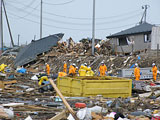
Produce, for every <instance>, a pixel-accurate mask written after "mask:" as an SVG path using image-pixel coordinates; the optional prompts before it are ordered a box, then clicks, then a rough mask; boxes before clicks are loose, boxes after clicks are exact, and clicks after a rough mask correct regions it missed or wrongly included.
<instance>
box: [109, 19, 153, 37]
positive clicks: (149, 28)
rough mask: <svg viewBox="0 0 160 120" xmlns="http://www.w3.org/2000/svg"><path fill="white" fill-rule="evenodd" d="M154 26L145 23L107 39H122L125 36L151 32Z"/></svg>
mask: <svg viewBox="0 0 160 120" xmlns="http://www.w3.org/2000/svg"><path fill="white" fill-rule="evenodd" d="M153 26H154V25H151V24H149V23H146V22H145V23H142V24H139V25H136V26H135V27H132V28H129V29H126V30H123V31H121V32H118V33H115V34H113V35H110V36H107V38H115V37H120V36H124V35H133V34H140V33H147V32H151V31H152V27H153Z"/></svg>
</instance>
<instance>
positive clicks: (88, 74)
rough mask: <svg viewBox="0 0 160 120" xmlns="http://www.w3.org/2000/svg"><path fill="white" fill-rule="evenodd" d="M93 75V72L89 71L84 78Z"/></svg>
mask: <svg viewBox="0 0 160 120" xmlns="http://www.w3.org/2000/svg"><path fill="white" fill-rule="evenodd" d="M94 74H95V73H94V72H93V70H89V71H87V73H86V76H94Z"/></svg>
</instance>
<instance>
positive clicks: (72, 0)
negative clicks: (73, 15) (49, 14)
mask: <svg viewBox="0 0 160 120" xmlns="http://www.w3.org/2000/svg"><path fill="white" fill-rule="evenodd" d="M74 1H75V0H71V1H68V2H64V3H57V4H53V3H48V2H44V4H47V5H66V4H69V3H72V2H74Z"/></svg>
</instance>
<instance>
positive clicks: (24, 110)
mask: <svg viewBox="0 0 160 120" xmlns="http://www.w3.org/2000/svg"><path fill="white" fill-rule="evenodd" d="M71 43H72V42H71ZM14 60H15V56H12V55H10V56H1V58H0V63H1V64H2V63H4V61H5V64H7V65H8V68H7V69H6V73H5V75H2V74H0V79H1V81H0V88H1V89H0V96H1V99H0V104H1V106H3V107H4V108H5V109H9V107H12V109H11V111H13V113H14V116H13V117H14V118H13V119H16V120H17V119H20V120H21V119H24V120H46V119H49V120H59V119H67V118H68V116H69V114H70V112H69V110H67V109H66V104H63V100H62V98H60V97H58V96H57V94H56V91H55V90H54V91H45V92H44V93H40V92H39V89H40V88H41V87H45V86H46V85H43V86H38V78H37V77H36V74H38V73H41V72H44V70H45V63H46V62H47V63H48V64H49V65H50V67H51V78H53V76H54V75H55V74H57V73H58V72H61V71H62V70H63V62H64V61H66V62H67V65H68V68H69V65H70V64H71V63H76V65H77V66H78V67H80V65H81V64H83V63H87V64H88V65H89V66H90V67H91V68H92V70H93V71H94V72H95V74H96V75H98V68H99V65H100V63H101V62H102V61H104V63H105V64H106V66H107V69H108V75H109V76H113V77H115V76H117V70H119V69H123V68H130V67H131V66H132V65H133V64H135V63H136V62H137V63H138V64H139V66H140V67H141V68H145V67H151V65H152V63H153V62H155V63H156V65H157V66H158V68H159V65H160V61H159V57H149V56H140V57H139V56H136V55H132V56H116V55H115V53H114V52H113V51H112V49H111V47H110V45H109V43H108V42H102V43H100V48H99V49H98V48H96V53H95V56H92V55H91V46H90V44H89V43H81V42H80V43H72V44H71V45H70V47H68V46H67V44H66V43H65V42H62V43H60V42H59V43H58V45H57V46H55V47H52V48H51V49H50V50H49V51H47V52H46V53H44V54H41V55H38V56H37V57H36V59H35V60H34V61H32V62H30V63H27V64H25V65H24V66H23V67H24V68H25V69H26V71H25V72H19V73H18V72H17V71H16V68H14V67H13V66H14ZM67 70H68V69H67ZM130 79H133V76H131V77H130ZM54 82H55V83H56V80H54ZM47 85H48V84H47ZM132 87H133V89H132V96H131V97H128V98H120V97H119V98H105V97H104V96H102V95H98V96H96V97H92V96H88V97H64V98H65V99H66V101H67V103H68V104H69V105H70V107H71V108H72V109H73V110H74V111H75V113H78V116H77V117H79V118H81V117H82V118H83V119H84V118H85V117H86V120H88V119H93V120H98V119H102V120H103V119H104V120H105V119H106V120H115V119H116V120H117V119H119V120H127V119H131V120H149V119H153V120H154V119H159V117H160V82H159V75H158V80H157V81H156V82H154V81H152V80H143V81H133V86H132ZM76 103H83V105H84V104H85V107H84V108H83V107H82V108H80V107H76V105H75V104H76ZM78 111H80V112H78ZM0 117H1V118H6V117H7V114H6V113H4V112H3V113H2V112H1V109H0ZM72 119H73V118H72Z"/></svg>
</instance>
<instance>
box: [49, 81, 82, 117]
mask: <svg viewBox="0 0 160 120" xmlns="http://www.w3.org/2000/svg"><path fill="white" fill-rule="evenodd" d="M49 81H50V83H51V85H52V86H53V88H54V89H55V91H56V92H57V94H58V95H59V97H60V98H61V99H62V101H63V103H64V105H65V106H66V107H67V109H68V111H69V112H70V113H71V114H72V116H73V117H74V119H75V120H79V119H78V118H77V116H76V113H75V112H74V111H73V109H72V108H71V107H70V105H69V104H68V102H67V101H66V99H65V98H64V97H63V95H62V93H61V92H60V91H59V89H58V88H57V86H56V85H55V84H54V82H53V80H51V79H49Z"/></svg>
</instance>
